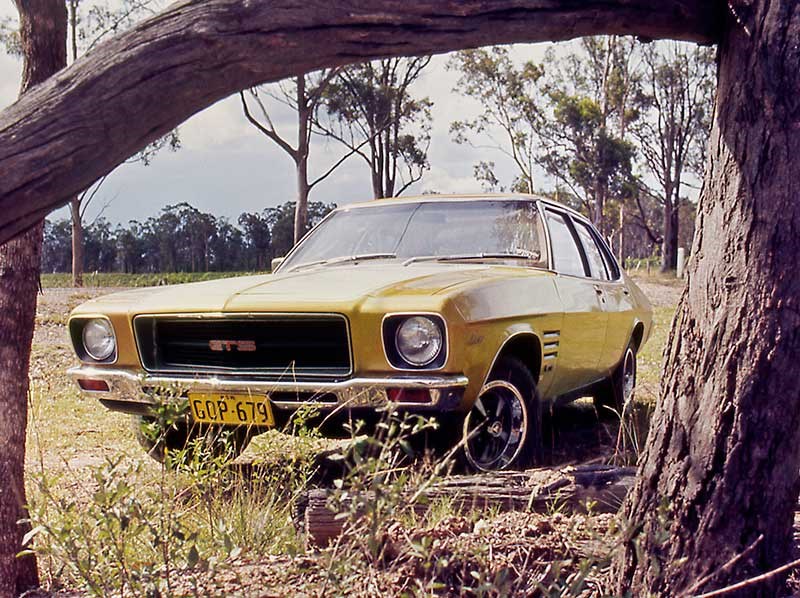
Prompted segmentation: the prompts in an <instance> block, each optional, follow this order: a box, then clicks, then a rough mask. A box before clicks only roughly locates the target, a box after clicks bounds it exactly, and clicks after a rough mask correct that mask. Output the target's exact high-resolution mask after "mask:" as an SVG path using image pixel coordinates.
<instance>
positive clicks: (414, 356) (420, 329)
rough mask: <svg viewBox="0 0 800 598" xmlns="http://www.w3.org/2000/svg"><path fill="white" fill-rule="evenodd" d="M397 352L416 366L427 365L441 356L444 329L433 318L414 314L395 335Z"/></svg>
mask: <svg viewBox="0 0 800 598" xmlns="http://www.w3.org/2000/svg"><path fill="white" fill-rule="evenodd" d="M394 343H395V347H396V348H397V353H398V354H399V355H400V357H402V358H403V359H404V360H406V361H407V362H408V363H410V364H411V365H414V366H425V365H428V364H429V363H431V362H432V361H433V360H434V359H436V358H437V357H438V356H439V353H440V352H441V351H442V345H443V344H444V338H443V335H442V330H441V328H439V326H438V325H437V324H436V322H434V321H433V320H432V319H431V318H427V317H425V316H412V317H410V318H408V319H406V320H405V321H404V322H403V323H402V324H400V326H398V327H397V331H396V332H395V335H394Z"/></svg>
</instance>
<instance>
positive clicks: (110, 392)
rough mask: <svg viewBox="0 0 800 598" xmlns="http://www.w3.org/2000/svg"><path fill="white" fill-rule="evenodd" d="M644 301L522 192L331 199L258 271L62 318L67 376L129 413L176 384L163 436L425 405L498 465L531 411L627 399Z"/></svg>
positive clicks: (562, 220) (581, 231) (517, 442)
mask: <svg viewBox="0 0 800 598" xmlns="http://www.w3.org/2000/svg"><path fill="white" fill-rule="evenodd" d="M651 311H652V310H651V306H650V303H649V302H648V300H647V298H646V297H645V296H644V294H643V293H642V292H641V291H640V290H639V288H638V287H637V286H636V285H635V284H634V283H633V282H632V281H631V280H630V279H629V278H628V277H627V276H626V275H625V273H624V272H622V270H621V269H620V267H619V265H618V264H617V262H616V260H615V259H614V256H613V255H612V253H611V251H609V248H608V246H607V245H606V243H605V242H604V240H603V238H602V237H601V235H600V234H598V232H597V231H596V230H595V228H594V227H593V226H592V224H591V223H590V222H589V221H588V220H587V219H586V218H584V217H583V216H581V215H580V214H579V213H577V212H575V211H573V210H571V209H569V208H566V207H564V206H561V205H559V204H556V203H553V202H551V201H548V200H545V199H543V198H539V197H534V196H526V195H503V196H480V197H463V196H454V197H444V196H438V195H430V196H425V197H419V198H403V199H386V200H379V201H370V202H367V203H362V204H351V205H347V206H344V207H341V208H338V209H336V210H334V211H333V212H331V214H330V215H329V216H328V217H327V218H325V219H324V220H323V221H322V222H321V223H320V224H319V225H317V226H316V227H315V228H314V229H313V230H312V231H311V232H309V233H308V234H307V235H306V236H305V238H304V239H303V240H302V241H301V242H300V243H299V244H298V245H297V246H296V247H295V248H294V249H293V250H292V251H291V252H290V253H289V255H287V256H286V257H285V258H284V259H276V260H274V262H273V273H272V274H266V275H257V276H248V277H240V278H230V279H224V280H215V281H210V282H199V283H193V284H184V285H176V286H170V287H159V288H149V289H136V290H130V291H125V292H121V293H115V294H112V295H108V296H105V297H100V298H97V299H94V300H91V301H88V302H86V303H84V304H83V305H81V306H80V307H78V308H77V309H75V310H74V311H73V312H72V314H71V316H70V319H69V332H70V335H71V338H72V342H73V345H74V347H75V351H76V353H77V356H78V359H79V360H80V362H81V365H80V366H78V367H74V368H72V369H71V370H70V372H69V373H70V374H71V376H72V378H73V379H74V380H75V381H76V382H77V384H78V385H79V386H80V388H81V389H82V391H83V392H84V393H85V395H87V396H91V397H95V398H97V399H99V400H100V401H101V403H102V404H103V405H105V406H106V407H108V408H109V409H113V410H116V411H121V412H124V413H129V414H131V415H134V416H135V417H136V418H138V420H139V421H148V418H150V419H152V417H153V410H152V409H153V404H154V402H155V401H156V400H157V399H156V398H155V397H156V395H157V391H158V389H163V388H169V389H173V390H172V392H173V393H177V395H178V397H179V398H180V400H181V401H185V402H184V404H188V407H187V412H186V414H185V425H184V426H173V428H171V429H170V435H169V438H168V442H167V443H166V445H167V446H182V445H184V444H185V443H186V442H187V441H188V440H190V439H191V438H192V437H193V435H196V434H198V431H199V430H209V429H211V430H223V429H229V430H231V431H233V432H236V431H238V432H240V433H239V434H238V435H237V434H235V433H234V434H233V436H235V437H236V438H239V439H240V441H239V442H238V444H237V448H238V449H243V448H244V445H245V444H246V442H247V439H248V438H249V437H250V436H251V435H252V434H253V433H254V432H258V431H261V430H266V429H267V428H270V427H274V426H282V425H284V424H285V423H286V422H287V421H290V420H291V419H292V416H293V414H294V413H296V412H297V411H298V410H299V409H309V408H311V409H313V410H314V411H316V412H317V414H318V415H319V417H324V418H326V419H327V418H328V416H332V415H342V414H344V415H346V416H350V417H355V416H358V417H359V418H361V416H369V415H370V414H372V415H374V414H375V413H376V412H379V411H380V412H383V410H384V409H385V408H388V407H391V408H395V409H398V410H405V411H408V412H412V413H420V414H428V415H436V417H437V419H438V420H439V421H440V423H441V424H442V427H441V428H440V429H439V430H438V432H437V433H438V434H440V435H446V436H447V437H446V438H440V439H439V440H444V441H447V442H449V443H450V445H451V446H452V445H455V444H457V443H460V444H461V446H462V448H461V449H460V450H462V451H463V456H464V457H465V459H466V461H467V463H468V464H469V465H470V466H471V467H473V468H475V469H478V470H499V469H506V468H517V467H524V466H525V465H527V464H530V463H531V462H532V460H534V459H535V456H536V454H537V448H538V447H539V445H540V443H541V437H542V436H541V425H542V418H541V414H542V410H543V408H546V407H549V406H551V405H553V404H557V403H559V402H563V401H570V400H573V399H576V398H579V397H585V396H592V397H594V400H595V404H596V405H597V406H598V408H601V409H614V410H617V411H620V410H621V409H623V408H624V405H625V404H626V402H628V401H630V400H631V397H632V395H633V391H634V386H635V383H636V353H637V351H638V350H639V349H640V348H641V347H642V345H643V343H645V342H646V341H647V339H648V336H649V335H650V330H651V322H652V319H651V315H652V313H651ZM175 389H177V390H175ZM331 433H332V432H331ZM148 446H149V448H153V443H151V444H150V445H148Z"/></svg>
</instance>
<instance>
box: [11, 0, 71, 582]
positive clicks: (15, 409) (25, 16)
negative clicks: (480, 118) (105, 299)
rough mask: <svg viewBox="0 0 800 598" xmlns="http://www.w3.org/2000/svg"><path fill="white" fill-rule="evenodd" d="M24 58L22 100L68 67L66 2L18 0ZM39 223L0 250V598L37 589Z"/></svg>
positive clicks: (40, 224) (40, 225)
mask: <svg viewBox="0 0 800 598" xmlns="http://www.w3.org/2000/svg"><path fill="white" fill-rule="evenodd" d="M16 5H17V9H18V10H19V14H20V37H21V41H22V50H23V53H24V58H25V66H24V69H23V73H22V87H21V91H20V93H21V94H24V93H26V92H27V90H28V89H29V88H30V87H32V86H33V85H36V84H38V83H40V82H41V81H44V80H45V79H46V78H47V77H49V76H50V75H52V74H53V73H55V72H56V71H58V70H59V69H61V68H63V67H64V65H65V64H66V59H67V56H66V44H67V12H66V9H65V5H64V1H63V0H16ZM42 228H43V227H42V222H41V221H39V222H38V223H37V224H36V225H35V226H33V227H32V228H30V229H29V230H27V231H26V232H25V233H23V234H22V235H20V236H19V237H17V238H16V239H14V240H12V241H9V242H8V243H6V244H5V245H3V246H2V247H0V388H1V389H2V392H0V597H1V598H6V597H12V596H18V595H19V594H21V593H23V592H25V591H26V590H29V589H31V588H35V587H37V586H38V585H39V576H38V572H37V568H36V558H35V557H32V556H28V557H25V558H17V556H16V555H17V553H18V552H19V551H20V550H21V549H22V536H23V533H24V530H25V527H24V526H21V525H19V523H18V522H19V521H20V520H21V519H24V518H25V517H26V513H25V505H26V504H27V500H26V498H25V481H24V466H25V433H26V428H27V421H28V419H27V418H28V363H29V359H30V353H31V341H32V339H33V324H34V318H35V315H36V293H37V291H38V289H39V266H40V258H41V249H42Z"/></svg>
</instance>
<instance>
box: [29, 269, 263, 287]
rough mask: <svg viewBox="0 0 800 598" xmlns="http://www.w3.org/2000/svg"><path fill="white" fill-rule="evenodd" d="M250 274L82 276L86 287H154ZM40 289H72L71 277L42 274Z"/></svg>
mask: <svg viewBox="0 0 800 598" xmlns="http://www.w3.org/2000/svg"><path fill="white" fill-rule="evenodd" d="M252 274H254V272H167V273H143V274H125V273H121V272H95V273H87V274H84V275H83V284H84V286H87V287H154V286H160V285H165V284H182V283H185V282H200V281H203V280H216V279H218V278H231V277H235V276H249V275H252ZM42 287H44V288H69V287H72V275H71V274H68V273H54V274H42Z"/></svg>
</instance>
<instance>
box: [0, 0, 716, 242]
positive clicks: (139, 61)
mask: <svg viewBox="0 0 800 598" xmlns="http://www.w3.org/2000/svg"><path fill="white" fill-rule="evenodd" d="M717 9H718V4H717V3H716V2H696V1H694V0H602V1H601V0H585V1H584V2H580V3H576V2H572V1H565V0H493V1H491V2H490V1H489V0H442V1H441V2H438V3H436V10H431V9H430V6H429V4H424V5H423V4H417V3H414V2H405V3H397V2H389V1H388V0H380V1H375V2H370V3H363V4H361V5H358V4H353V3H347V4H346V6H345V3H343V2H340V1H336V0H326V1H324V2H323V1H321V0H311V1H310V2H309V1H307V0H302V1H301V0H287V1H286V2H283V3H281V4H280V6H279V7H276V5H275V4H274V3H271V2H266V1H263V0H262V1H254V2H248V3H242V2H237V1H234V0H204V1H199V0H196V1H193V2H179V3H177V4H175V5H173V6H171V7H170V8H168V9H167V10H165V11H163V12H161V13H160V14H158V15H156V16H154V17H153V18H151V19H149V20H147V21H144V22H142V23H140V24H139V25H137V26H136V27H134V28H133V29H131V30H129V31H128V32H126V33H124V34H121V35H119V36H117V37H115V38H112V39H110V40H108V41H106V42H104V43H102V44H100V45H98V46H97V47H96V48H95V49H94V50H93V52H92V53H91V54H89V55H87V56H84V57H83V58H81V59H79V60H77V61H76V62H75V63H74V64H73V65H72V66H70V67H69V68H67V69H65V70H63V71H62V72H61V73H59V74H58V75H56V76H55V77H53V78H51V79H50V80H48V81H46V82H45V83H43V84H42V85H40V86H38V87H37V88H36V89H34V90H31V92H30V93H29V94H26V96H25V97H24V98H22V99H20V100H19V101H18V102H17V103H15V104H14V105H12V106H11V107H9V108H7V109H6V110H5V111H3V112H2V113H0V173H2V176H0V242H4V241H6V240H8V239H9V238H11V237H12V236H13V235H15V234H17V233H19V232H20V231H22V230H25V229H26V228H27V227H29V226H31V225H32V224H33V223H34V222H36V221H37V220H38V219H41V218H42V217H43V216H45V215H46V214H47V213H49V212H50V211H51V210H52V209H54V208H56V207H58V206H60V205H63V204H64V203H65V202H66V201H67V199H68V198H69V197H70V196H72V195H74V194H75V193H78V192H80V191H81V190H82V189H85V188H86V187H87V186H88V185H89V184H91V182H92V181H95V180H97V179H98V178H100V177H101V176H103V175H104V174H106V173H108V172H109V171H111V170H112V169H113V168H114V167H115V166H116V165H117V164H119V163H120V162H122V161H123V160H124V159H125V158H127V157H128V156H130V155H133V154H134V153H136V152H137V151H138V150H140V149H142V148H143V147H145V146H146V145H147V144H148V143H149V142H151V141H153V140H154V139H157V138H158V137H159V136H162V135H164V134H165V133H167V132H168V131H170V130H172V129H173V128H175V126H176V125H178V124H179V123H180V122H182V121H183V120H185V119H187V118H188V117H190V116H191V115H193V114H195V113H196V112H198V111H200V110H201V109H203V108H205V107H206V106H209V105H211V104H212V103H214V102H216V101H217V100H219V99H222V98H224V97H226V96H228V95H230V94H232V93H235V92H238V91H240V90H242V89H247V88H248V87H253V86H255V85H259V84H262V83H266V82H270V81H278V80H280V79H284V78H286V77H289V76H292V75H294V74H296V73H299V72H310V71H313V70H316V69H319V68H322V67H334V66H340V65H344V64H348V63H353V62H361V61H364V60H368V59H372V58H377V57H386V56H399V55H420V54H432V53H437V52H446V51H450V50H454V49H459V48H466V47H478V46H481V45H486V44H497V43H511V42H535V41H544V40H564V39H570V38H574V37H578V36H583V35H595V34H602V33H608V34H617V35H626V34H632V35H640V36H643V37H646V38H650V39H656V38H676V39H684V40H690V41H697V42H704V43H709V42H714V41H715V40H716V39H717V37H718V36H717V32H716V27H717V25H716V24H718V23H721V22H722V18H721V17H720V16H719V15H717V14H716V11H717ZM164 98H168V100H167V101H164ZM131 107H136V108H131ZM132 111H133V112H132Z"/></svg>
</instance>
